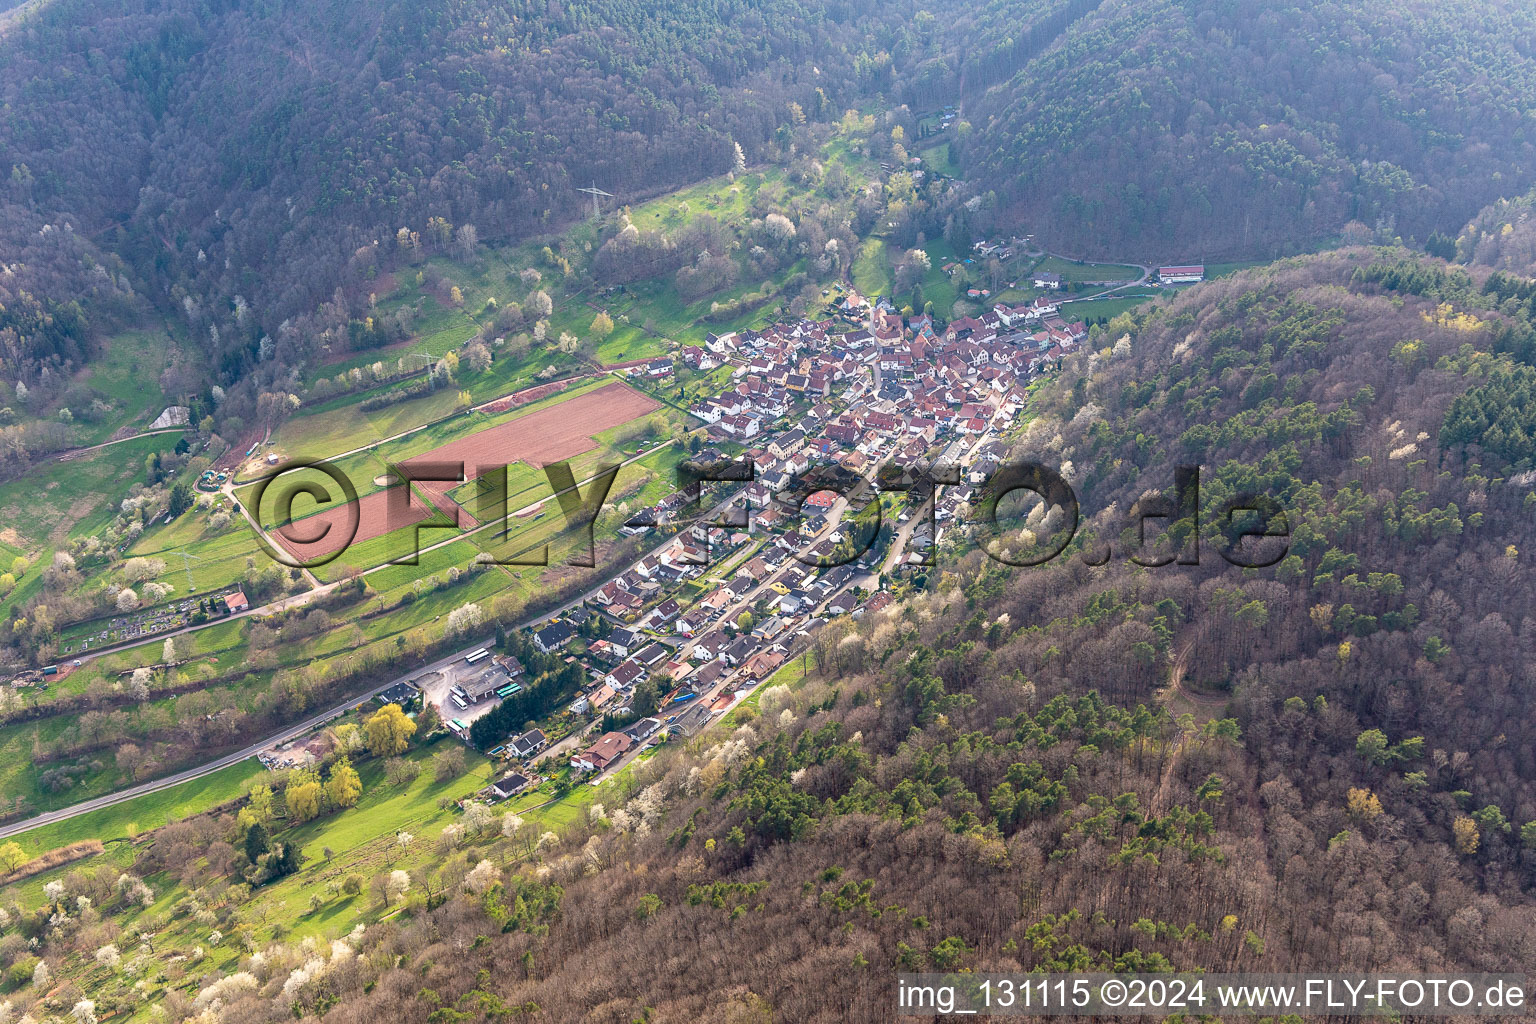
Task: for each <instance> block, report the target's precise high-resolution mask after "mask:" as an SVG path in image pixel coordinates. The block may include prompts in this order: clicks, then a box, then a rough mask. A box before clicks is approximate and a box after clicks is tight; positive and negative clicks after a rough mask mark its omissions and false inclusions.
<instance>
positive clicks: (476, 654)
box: [464, 647, 491, 665]
mask: <svg viewBox="0 0 1536 1024" xmlns="http://www.w3.org/2000/svg"><path fill="white" fill-rule="evenodd" d="M490 656H491V652H490V650H489V649H487V648H485V647H482V648H480V649H479V650H478V651H471V652H470V653H469V654H466V655H465V656H464V660H465V661H467V662H469V663H470V664H471V665H473V664H474V663H475V662H477V661H483V660H484V659H486V658H489V657H490Z"/></svg>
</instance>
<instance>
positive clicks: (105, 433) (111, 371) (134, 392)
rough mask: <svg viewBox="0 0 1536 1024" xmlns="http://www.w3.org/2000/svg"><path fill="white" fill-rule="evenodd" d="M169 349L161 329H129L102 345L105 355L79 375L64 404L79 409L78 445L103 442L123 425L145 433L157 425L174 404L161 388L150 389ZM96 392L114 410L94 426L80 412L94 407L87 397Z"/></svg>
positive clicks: (75, 410)
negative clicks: (136, 428) (146, 428)
mask: <svg viewBox="0 0 1536 1024" xmlns="http://www.w3.org/2000/svg"><path fill="white" fill-rule="evenodd" d="M169 347H170V346H169V341H168V339H167V338H166V336H165V334H164V333H162V332H157V331H127V332H124V333H122V334H117V335H113V336H112V337H110V338H108V339H106V340H105V341H104V342H102V344H101V351H100V353H99V354H98V355H97V356H96V357H95V358H94V359H92V360H91V362H90V365H89V366H87V367H86V368H85V369H84V370H82V371H80V373H78V374H77V375H76V376H75V380H74V382H73V386H72V388H71V389H70V391H67V392H66V393H65V396H64V399H63V401H62V402H61V403H59V404H60V405H62V406H68V405H70V404H71V403H73V404H74V406H75V407H74V408H72V409H71V411H72V412H74V413H75V414H76V418H75V427H74V433H75V439H76V443H78V444H81V445H90V444H99V443H100V442H102V441H105V440H107V439H108V438H110V437H111V436H112V435H113V434H114V433H116V432H117V431H118V430H119V429H121V428H123V427H126V426H129V425H133V426H135V427H138V428H140V429H142V428H144V427H147V426H149V425H150V424H151V423H153V422H154V420H155V417H156V416H158V415H160V410H161V409H163V408H165V406H166V405H168V404H170V403H168V402H167V401H166V400H165V398H164V397H163V396H162V395H161V394H160V388H159V387H158V385H154V384H153V383H151V386H148V387H146V386H145V385H146V382H155V381H157V380H158V378H159V376H160V374H161V372H162V371H163V370H164V369H165V363H166V354H167V351H168V350H169ZM77 389H78V390H77ZM95 394H100V395H101V396H102V400H103V401H106V402H107V403H109V404H110V405H111V406H112V409H111V411H110V412H108V413H106V414H105V415H103V416H102V417H101V419H100V420H99V421H98V422H96V423H90V422H87V421H86V420H85V419H84V418H82V417H81V416H80V413H81V412H82V411H83V410H84V408H85V407H86V406H88V405H89V401H90V399H89V398H88V397H87V396H88V395H95ZM56 411H57V410H55V412H56Z"/></svg>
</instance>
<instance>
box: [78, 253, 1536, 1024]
mask: <svg viewBox="0 0 1536 1024" xmlns="http://www.w3.org/2000/svg"><path fill="white" fill-rule="evenodd" d="M1505 286H1506V285H1505V283H1504V282H1502V281H1500V280H1498V279H1493V284H1492V286H1491V287H1492V289H1493V290H1492V291H1489V290H1488V287H1489V286H1487V285H1485V284H1480V283H1479V282H1478V281H1476V280H1474V279H1472V278H1469V277H1467V276H1466V275H1465V274H1463V273H1462V272H1460V271H1455V270H1450V271H1447V270H1446V269H1445V267H1444V264H1441V263H1438V262H1432V261H1427V260H1415V259H1413V258H1411V257H1407V256H1406V255H1405V254H1404V253H1403V252H1402V251H1401V250H1373V251H1367V250H1352V251H1350V252H1347V253H1341V254H1336V255H1331V256H1327V257H1315V258H1307V259H1302V260H1296V261H1290V262H1285V263H1281V264H1277V265H1275V266H1272V267H1269V268H1266V269H1263V270H1258V271H1253V272H1249V273H1246V274H1244V275H1241V276H1239V277H1237V278H1234V279H1228V280H1224V281H1219V282H1214V283H1211V284H1207V285H1205V286H1203V287H1201V288H1198V289H1195V290H1192V291H1190V292H1189V293H1187V294H1185V295H1183V296H1181V297H1180V298H1179V299H1178V300H1177V301H1176V302H1174V303H1173V304H1172V305H1171V306H1170V307H1167V308H1163V309H1159V310H1157V311H1155V312H1151V313H1147V314H1143V315H1130V314H1127V315H1125V316H1122V317H1120V318H1118V319H1117V320H1116V321H1114V322H1112V323H1111V324H1110V329H1109V331H1108V332H1107V333H1104V334H1101V335H1100V336H1099V337H1098V342H1099V345H1100V348H1099V351H1098V352H1096V353H1091V354H1090V353H1085V354H1084V355H1082V356H1079V357H1075V358H1074V360H1073V361H1071V362H1069V363H1068V364H1067V365H1066V367H1065V368H1064V369H1063V372H1062V373H1061V375H1060V376H1059V378H1058V379H1056V380H1055V381H1054V382H1053V383H1051V384H1050V385H1049V386H1047V387H1046V388H1045V389H1043V390H1042V392H1041V393H1040V394H1039V395H1038V396H1037V399H1036V402H1035V405H1034V407H1033V409H1032V412H1033V415H1034V418H1033V420H1032V422H1031V425H1030V427H1029V430H1028V432H1027V434H1026V435H1025V437H1024V438H1023V440H1022V442H1021V445H1020V448H1019V455H1020V456H1025V455H1027V456H1030V457H1034V458H1038V459H1041V460H1042V461H1044V462H1046V463H1049V464H1052V465H1058V466H1060V467H1061V469H1062V472H1063V473H1064V475H1065V476H1066V477H1067V478H1068V479H1070V480H1071V481H1072V483H1073V485H1074V487H1075V488H1076V490H1077V492H1078V493H1079V495H1080V496H1081V498H1082V501H1083V505H1084V513H1085V517H1086V523H1085V528H1084V531H1083V533H1082V534H1081V535H1080V536H1078V537H1077V538H1076V539H1074V540H1073V542H1072V544H1071V545H1070V546H1069V547H1068V548H1067V549H1066V551H1065V553H1064V555H1063V557H1061V558H1059V559H1057V560H1055V561H1053V562H1051V563H1049V564H1048V565H1045V566H1043V567H1036V568H1015V567H1011V566H1007V565H1003V564H1001V563H1000V562H998V561H996V560H994V559H990V558H988V557H986V556H985V555H984V554H983V553H982V552H981V551H979V550H977V549H976V547H975V544H978V543H987V544H991V545H993V546H994V548H995V550H996V551H997V552H999V553H1004V552H1007V553H1011V555H1017V554H1018V553H1019V552H1021V551H1023V550H1024V549H1026V548H1028V547H1030V546H1031V545H1032V544H1036V543H1045V542H1047V541H1048V538H1047V537H1046V536H1045V535H1046V534H1048V533H1050V531H1051V530H1052V529H1056V528H1059V525H1060V523H1061V521H1062V520H1061V517H1060V516H1059V514H1050V513H1044V510H1041V512H1040V513H1031V515H1030V518H1029V519H1028V520H1027V523H1026V524H1025V525H1024V526H1023V527H1020V525H1019V524H1018V523H1017V522H1016V521H1014V520H1011V519H1008V518H1007V517H1005V519H1004V521H1005V524H1007V532H1006V533H1005V534H1004V535H1002V536H999V537H993V538H990V539H989V538H986V537H984V536H981V535H976V536H973V537H972V538H971V540H970V541H968V542H967V541H963V540H954V541H949V542H946V544H945V545H943V546H942V547H941V550H940V552H939V555H940V559H941V561H942V562H943V563H944V565H943V567H942V568H941V569H940V570H936V571H934V572H932V573H930V574H928V575H927V577H926V578H922V579H919V580H917V581H915V585H912V586H910V587H906V588H904V589H902V590H900V591H898V593H897V600H896V601H895V602H894V603H893V604H892V605H891V606H890V607H889V608H887V609H885V610H884V611H881V612H878V613H871V614H868V615H865V616H864V617H863V618H862V619H860V620H858V621H853V620H850V619H846V618H844V619H840V620H837V621H835V622H834V623H832V624H831V625H830V626H829V627H828V629H827V630H826V631H824V632H823V633H822V634H821V635H820V638H819V640H818V642H817V644H816V646H815V648H814V656H813V658H812V659H811V662H812V664H811V666H810V671H809V675H808V677H807V678H806V679H805V680H804V681H802V680H801V679H800V678H799V676H798V674H794V675H786V676H785V677H784V678H783V681H782V682H781V683H780V684H779V685H776V686H773V687H770V688H769V689H768V690H767V691H765V692H764V693H763V694H762V699H761V702H760V704H759V706H758V708H757V709H756V710H755V711H750V710H749V711H740V712H738V713H737V716H736V720H735V722H734V723H732V724H733V725H734V726H735V728H734V731H733V732H732V731H730V730H729V728H728V729H727V730H725V731H717V733H716V735H714V736H713V737H711V738H707V739H705V740H704V741H702V742H699V743H695V744H693V745H692V746H691V747H690V748H673V749H670V750H667V751H664V752H663V753H661V754H659V755H658V756H656V757H655V758H653V759H652V760H651V761H650V762H649V763H647V764H646V765H644V766H643V767H639V768H637V769H636V770H637V772H638V773H639V786H640V787H641V788H640V789H639V796H638V797H636V798H635V799H633V800H631V801H629V802H627V803H626V804H625V805H624V806H622V807H620V806H608V807H607V808H606V809H605V808H603V807H594V808H593V809H592V810H591V812H590V813H589V814H588V815H587V816H586V818H585V820H584V821H583V822H579V823H577V824H576V825H574V826H573V827H572V829H571V830H570V831H569V832H567V833H565V834H563V835H557V834H554V833H550V834H547V835H545V836H543V837H541V838H540V839H539V840H538V842H537V843H533V842H532V841H529V840H523V839H514V838H501V835H502V833H503V832H506V833H507V834H508V835H513V834H515V833H516V827H515V825H513V826H511V827H510V828H507V829H501V830H497V829H490V830H487V831H482V832H480V833H477V834H475V835H471V834H469V833H462V832H461V834H459V837H458V838H457V839H456V840H455V844H454V845H453V846H449V847H445V852H444V855H443V858H442V861H441V866H440V869H439V871H438V872H437V873H436V874H435V875H434V876H432V877H431V878H428V879H425V880H421V886H420V888H421V890H422V891H420V892H418V891H417V889H416V888H412V889H411V891H410V895H409V897H408V898H407V899H406V900H405V906H406V910H405V913H403V914H402V915H401V916H399V917H398V918H396V919H395V920H394V921H393V922H388V923H381V924H380V925H377V926H373V927H370V928H369V929H367V930H366V932H363V933H358V934H354V935H353V936H351V937H350V938H349V939H348V940H347V941H345V942H338V943H336V944H334V946H333V947H332V949H331V950H330V951H329V952H327V951H325V950H323V949H318V950H317V949H315V948H313V947H312V946H311V947H310V948H305V949H301V948H285V947H281V946H275V947H272V948H268V949H265V950H262V951H260V952H259V953H257V954H255V955H252V956H250V957H249V958H248V960H247V961H242V965H241V966H242V969H241V970H240V971H239V972H236V973H231V974H229V975H228V976H227V977H224V978H222V979H218V978H214V977H204V978H201V979H198V980H196V981H195V984H183V985H181V986H179V990H178V991H173V992H172V993H171V995H170V997H169V999H168V1003H167V1009H168V1010H170V1011H172V1012H171V1019H179V1018H180V1017H181V1016H183V1015H185V1014H188V1013H192V1012H196V1011H199V1010H203V1009H206V1008H207V1007H209V1006H213V1005H219V1006H221V1007H222V1009H221V1018H220V1019H222V1020H223V1021H225V1022H229V1021H275V1020H278V1019H287V1018H290V1017H292V1016H294V1015H303V1014H306V1013H314V1014H320V1013H324V1015H325V1019H326V1020H328V1021H338V1022H343V1024H345V1022H351V1021H358V1022H364V1021H374V1020H379V1019H383V1018H384V1017H388V1018H389V1019H392V1020H400V1021H405V1022H418V1021H419V1022H427V1021H437V1020H444V1019H454V1020H458V1019H469V1018H467V1017H465V1016H463V1015H466V1014H467V1015H469V1017H473V1015H475V1014H488V1015H491V1016H502V1015H505V1014H522V1015H524V1016H527V1017H529V1019H534V1020H544V1019H547V1020H560V1021H573V1020H585V1021H603V1022H609V1021H611V1022H615V1024H620V1022H628V1021H632V1020H636V1019H644V1020H648V1021H657V1022H662V1021H685V1020H686V1021H721V1022H725V1021H730V1022H740V1021H768V1020H795V1021H829V1022H830V1021H844V1020H871V1021H874V1020H887V1019H890V1016H891V1006H892V1003H891V1000H892V999H893V993H892V987H891V978H892V972H893V971H897V970H917V969H921V968H924V967H931V968H937V969H950V968H955V967H962V966H963V967H974V968H978V969H993V970H1018V969H1031V968H1041V969H1047V970H1080V969H1088V968H1096V969H1126V970H1129V969H1139V970H1162V969H1171V968H1196V967H1203V968H1208V969H1214V970H1319V969H1323V968H1325V967H1326V968H1327V969H1330V970H1356V971H1364V972H1381V973H1391V972H1394V971H1414V972H1425V971H1430V972H1434V971H1451V970H1467V969H1470V970H1486V971H1504V970H1517V969H1519V968H1520V966H1521V965H1523V964H1527V963H1529V962H1531V959H1532V957H1533V956H1536V946H1533V938H1532V936H1533V935H1536V927H1533V926H1536V914H1533V909H1532V905H1531V902H1530V895H1531V891H1532V887H1533V885H1536V800H1533V797H1532V795H1531V794H1532V790H1531V787H1530V784H1529V782H1530V778H1531V775H1532V771H1533V754H1536V733H1533V730H1532V727H1531V726H1530V724H1529V716H1526V715H1524V714H1523V713H1522V708H1523V694H1524V693H1525V692H1526V691H1527V690H1528V688H1529V685H1530V668H1529V666H1530V664H1531V663H1532V659H1531V653H1532V647H1533V644H1536V588H1533V586H1532V584H1531V583H1530V582H1529V580H1530V576H1529V574H1528V573H1527V572H1526V571H1525V563H1526V562H1527V561H1528V560H1529V558H1530V557H1531V552H1532V551H1536V531H1533V528H1532V527H1531V525H1530V516H1529V513H1528V510H1529V508H1530V506H1531V504H1532V503H1533V502H1536V491H1533V490H1532V475H1531V474H1530V473H1529V472H1524V473H1521V474H1520V475H1517V476H1512V475H1510V473H1509V470H1510V469H1511V468H1514V467H1510V466H1509V464H1508V462H1507V461H1506V457H1505V456H1504V455H1501V454H1495V453H1493V452H1490V451H1483V450H1480V447H1479V445H1478V443H1477V441H1476V438H1475V437H1469V436H1464V435H1463V427H1462V426H1461V424H1462V421H1463V420H1464V419H1465V417H1466V416H1467V415H1470V414H1471V410H1470V409H1469V407H1468V403H1474V404H1475V405H1476V406H1477V407H1478V408H1479V409H1481V410H1483V411H1485V412H1490V411H1491V413H1492V414H1494V415H1498V414H1501V413H1502V412H1503V411H1504V410H1506V409H1509V408H1514V409H1515V410H1517V411H1516V413H1514V414H1512V415H1514V416H1515V417H1516V418H1517V419H1518V418H1519V416H1520V415H1523V414H1525V413H1526V412H1527V411H1528V410H1529V408H1530V402H1529V393H1530V384H1529V381H1528V380H1527V378H1528V377H1529V376H1530V371H1529V369H1527V368H1526V367H1524V366H1523V364H1518V363H1516V362H1515V361H1514V359H1513V358H1512V356H1511V355H1509V354H1505V353H1503V352H1501V350H1505V349H1509V350H1514V349H1517V348H1518V345H1517V344H1516V342H1517V341H1518V340H1519V339H1520V338H1522V337H1525V336H1528V335H1529V331H1530V323H1529V322H1528V321H1527V319H1526V317H1525V315H1524V314H1523V313H1521V312H1520V310H1519V309H1518V308H1517V306H1518V303H1512V302H1511V300H1510V298H1509V297H1501V296H1500V295H1499V294H1498V290H1499V289H1500V288H1503V287H1505ZM1527 443H1528V444H1529V441H1528V442H1527ZM1515 454H1517V453H1515V452H1513V451H1511V452H1510V456H1513V455H1515ZM1528 459H1529V453H1526V454H1524V455H1521V458H1520V459H1517V460H1516V461H1525V462H1528ZM1178 464H1198V465H1200V466H1201V467H1202V470H1203V476H1202V480H1201V506H1202V508H1203V509H1205V510H1206V511H1205V512H1204V514H1203V516H1204V518H1203V521H1202V525H1201V527H1200V531H1199V532H1200V535H1201V539H1202V544H1203V550H1202V553H1201V557H1200V561H1199V564H1198V565H1187V564H1185V565H1168V566H1164V567H1162V568H1137V567H1135V566H1133V565H1132V564H1130V563H1129V562H1128V561H1127V558H1128V556H1129V555H1131V554H1134V553H1136V549H1135V548H1134V547H1132V546H1130V543H1129V542H1130V541H1131V540H1132V539H1133V538H1134V536H1135V530H1134V528H1132V527H1129V526H1128V524H1127V522H1126V519H1125V510H1126V509H1128V508H1130V507H1131V506H1132V504H1133V503H1135V502H1136V501H1138V500H1142V499H1145V498H1146V497H1147V496H1148V495H1149V494H1156V493H1165V492H1169V491H1171V481H1170V477H1171V467H1172V466H1174V465H1178ZM1242 491H1251V492H1256V493H1260V494H1266V495H1269V496H1270V497H1272V498H1273V499H1274V500H1275V501H1276V502H1278V504H1279V506H1280V507H1281V508H1282V509H1283V510H1284V511H1285V515H1286V518H1287V525H1288V528H1289V535H1290V536H1289V541H1288V551H1287V552H1286V553H1285V554H1284V557H1283V558H1282V559H1281V560H1280V561H1278V563H1277V564H1275V565H1273V566H1271V567H1268V568H1261V569H1250V570H1242V569H1238V568H1234V567H1233V566H1231V565H1229V564H1228V562H1227V561H1225V560H1224V559H1223V558H1221V557H1218V551H1219V549H1220V546H1221V545H1222V544H1223V542H1224V541H1223V535H1222V530H1221V528H1220V517H1219V516H1213V515H1212V513H1211V512H1210V511H1209V510H1211V509H1219V508H1221V507H1222V506H1223V504H1224V503H1225V502H1226V501H1227V500H1228V499H1229V498H1231V497H1233V496H1234V495H1235V494H1237V493H1238V492H1242ZM1156 529H1157V528H1156V527H1155V526H1154V527H1152V528H1151V532H1153V533H1155V532H1156ZM1025 530H1027V531H1029V533H1030V536H1025V535H1024V531H1025ZM1172 533H1173V534H1174V535H1175V537H1176V538H1177V539H1178V540H1180V541H1181V542H1183V541H1187V540H1188V539H1189V530H1188V527H1187V523H1185V522H1184V521H1180V522H1175V523H1174V524H1173V530H1172ZM1106 543H1107V544H1109V545H1110V546H1111V552H1110V557H1109V558H1108V560H1107V562H1106V561H1104V558H1103V555H1102V552H1101V549H1102V547H1103V545H1105V544H1106ZM1265 543H1272V542H1265ZM1089 562H1102V563H1103V564H1100V565H1097V566H1093V565H1090V564H1088V563H1089ZM599 802H600V803H601V800H600V801H599ZM187 827H188V828H190V829H192V830H193V831H195V830H196V829H198V828H200V827H205V828H206V830H207V831H208V832H209V834H210V835H214V834H217V830H218V827H219V826H217V825H216V824H215V823H213V822H212V821H211V820H210V821H209V822H207V823H206V824H205V825H199V824H198V823H192V824H191V825H189V826H187ZM157 849H158V848H157V847H156V846H153V845H152V846H150V847H149V848H148V850H147V851H146V852H145V853H144V854H143V855H141V868H142V869H143V870H145V871H152V870H156V869H157V868H158V867H160V866H161V865H159V862H158V861H157V860H156V858H157V857H159V856H160V855H161V853H160V852H157ZM189 870H191V869H189ZM188 877H190V878H192V880H193V881H196V879H197V876H196V873H195V872H193V873H192V874H191V875H189V876H188ZM109 881H110V880H109ZM79 884H82V885H83V884H86V883H84V882H81V883H79ZM210 898H214V897H213V896H212V895H210ZM80 941H81V942H83V943H84V946H83V947H82V948H88V947H89V945H90V942H91V939H90V937H89V936H86V937H82V938H81V940H80ZM594 964H603V965H609V966H608V967H605V968H604V969H601V970H596V969H593V965H594ZM187 980H188V981H192V980H193V979H187ZM108 991H112V990H110V989H104V990H103V992H108ZM97 998H98V999H102V998H104V997H103V995H102V994H100V993H98V995H97ZM113 998H116V997H113ZM65 1004H66V1005H67V1000H66V1001H65ZM106 1005H109V1004H108V1003H98V1006H106Z"/></svg>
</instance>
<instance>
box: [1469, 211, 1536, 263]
mask: <svg viewBox="0 0 1536 1024" xmlns="http://www.w3.org/2000/svg"><path fill="white" fill-rule="evenodd" d="M1533 213H1536V194H1532V193H1526V194H1525V195H1523V196H1520V197H1518V198H1516V199H1500V200H1499V201H1498V202H1496V203H1490V204H1488V205H1487V206H1485V207H1484V208H1483V209H1481V210H1479V211H1478V213H1477V216H1475V217H1473V218H1472V220H1471V221H1470V222H1469V223H1468V224H1467V226H1466V227H1465V228H1463V229H1462V231H1461V235H1460V237H1458V238H1457V239H1456V247H1455V255H1456V258H1457V259H1459V260H1460V261H1461V262H1463V263H1469V264H1472V265H1473V266H1479V267H1492V268H1493V269H1494V270H1504V271H1508V272H1510V273H1512V274H1520V275H1521V276H1525V277H1529V276H1530V275H1531V273H1532V271H1536V217H1533V216H1532V214H1533Z"/></svg>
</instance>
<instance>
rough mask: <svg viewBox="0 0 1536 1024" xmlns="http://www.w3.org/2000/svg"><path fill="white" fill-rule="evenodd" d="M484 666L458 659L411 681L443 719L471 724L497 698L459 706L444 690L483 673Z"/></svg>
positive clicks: (488, 710) (497, 702) (485, 712)
mask: <svg viewBox="0 0 1536 1024" xmlns="http://www.w3.org/2000/svg"><path fill="white" fill-rule="evenodd" d="M487 667H488V666H487V665H486V664H480V665H466V664H464V663H463V662H462V661H459V662H455V663H454V664H453V665H452V666H450V667H448V668H446V669H444V670H442V671H441V672H431V673H428V674H427V675H424V676H421V677H419V678H417V679H413V680H412V682H413V683H415V684H416V686H417V687H419V688H420V690H421V693H422V697H423V699H425V700H426V701H427V702H428V703H430V704H432V706H433V707H435V708H437V713H438V714H439V715H441V716H442V719H443V721H444V722H452V721H453V720H454V719H458V720H459V721H460V722H463V723H464V724H465V725H472V724H474V722H475V720H476V719H478V718H481V717H482V716H484V715H485V714H487V713H489V712H490V710H491V709H492V708H494V707H496V705H498V704H500V703H501V701H500V700H499V699H497V698H495V697H490V698H487V699H486V700H482V701H481V702H480V703H478V704H471V705H470V706H469V707H468V708H460V707H459V706H458V705H457V704H455V703H454V702H453V698H452V697H450V696H449V695H448V691H449V690H451V689H452V688H453V687H455V686H457V685H459V684H461V683H465V682H468V681H469V680H471V679H473V678H475V677H476V676H478V675H479V674H480V673H481V672H484V671H485V669H486V668H487Z"/></svg>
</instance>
